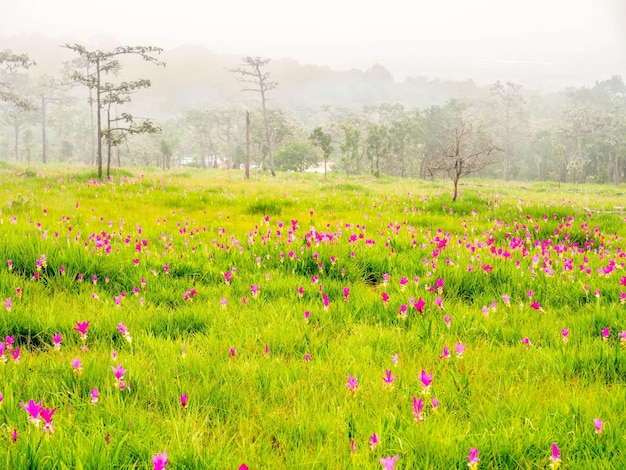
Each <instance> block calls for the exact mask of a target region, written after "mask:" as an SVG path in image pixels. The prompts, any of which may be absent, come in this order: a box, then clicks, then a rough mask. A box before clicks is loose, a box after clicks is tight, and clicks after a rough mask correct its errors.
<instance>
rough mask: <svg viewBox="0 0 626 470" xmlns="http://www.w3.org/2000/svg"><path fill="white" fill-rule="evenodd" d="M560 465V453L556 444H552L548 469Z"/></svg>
mask: <svg viewBox="0 0 626 470" xmlns="http://www.w3.org/2000/svg"><path fill="white" fill-rule="evenodd" d="M559 465H561V451H560V450H559V446H557V445H556V442H553V443H552V455H551V456H550V468H558V466H559Z"/></svg>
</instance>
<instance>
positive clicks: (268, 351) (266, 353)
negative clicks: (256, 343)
mask: <svg viewBox="0 0 626 470" xmlns="http://www.w3.org/2000/svg"><path fill="white" fill-rule="evenodd" d="M263 355H264V356H265V357H268V356H269V355H270V347H269V345H268V344H266V345H265V349H264V350H263Z"/></svg>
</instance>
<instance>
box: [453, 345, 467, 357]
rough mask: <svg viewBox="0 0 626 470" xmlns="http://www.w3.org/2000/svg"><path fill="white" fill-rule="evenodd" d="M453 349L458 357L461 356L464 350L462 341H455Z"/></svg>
mask: <svg viewBox="0 0 626 470" xmlns="http://www.w3.org/2000/svg"><path fill="white" fill-rule="evenodd" d="M454 349H455V350H456V355H457V356H458V357H463V353H464V352H465V345H464V344H463V343H456V344H455V345H454Z"/></svg>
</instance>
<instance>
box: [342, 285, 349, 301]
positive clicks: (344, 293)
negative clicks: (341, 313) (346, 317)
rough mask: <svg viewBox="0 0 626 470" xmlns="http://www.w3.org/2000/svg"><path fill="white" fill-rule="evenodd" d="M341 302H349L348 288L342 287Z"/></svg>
mask: <svg viewBox="0 0 626 470" xmlns="http://www.w3.org/2000/svg"><path fill="white" fill-rule="evenodd" d="M343 300H344V301H345V302H349V301H350V288H349V287H344V288H343Z"/></svg>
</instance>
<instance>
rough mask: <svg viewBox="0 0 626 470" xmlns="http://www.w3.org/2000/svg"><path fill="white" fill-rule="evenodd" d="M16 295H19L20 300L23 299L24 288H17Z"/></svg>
mask: <svg viewBox="0 0 626 470" xmlns="http://www.w3.org/2000/svg"><path fill="white" fill-rule="evenodd" d="M15 295H17V298H18V299H21V298H22V288H21V287H16V288H15Z"/></svg>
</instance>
